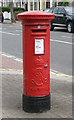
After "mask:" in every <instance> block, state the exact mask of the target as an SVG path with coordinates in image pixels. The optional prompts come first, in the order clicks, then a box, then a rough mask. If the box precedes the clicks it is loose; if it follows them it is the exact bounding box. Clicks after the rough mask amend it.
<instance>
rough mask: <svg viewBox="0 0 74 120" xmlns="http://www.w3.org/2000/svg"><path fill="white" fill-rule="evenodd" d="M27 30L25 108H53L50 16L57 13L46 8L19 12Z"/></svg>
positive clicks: (24, 48) (26, 109)
mask: <svg viewBox="0 0 74 120" xmlns="http://www.w3.org/2000/svg"><path fill="white" fill-rule="evenodd" d="M17 18H18V19H21V20H22V32H23V34H22V35H23V76H24V85H23V110H24V111H27V112H42V111H45V110H48V109H50V22H49V21H50V20H52V19H54V14H51V13H45V12H42V11H33V12H24V13H20V14H18V15H17Z"/></svg>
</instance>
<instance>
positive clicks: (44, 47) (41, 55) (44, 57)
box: [24, 26, 50, 96]
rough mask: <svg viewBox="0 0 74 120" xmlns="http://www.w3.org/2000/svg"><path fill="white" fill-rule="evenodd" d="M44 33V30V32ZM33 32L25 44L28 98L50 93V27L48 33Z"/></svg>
mask: <svg viewBox="0 0 74 120" xmlns="http://www.w3.org/2000/svg"><path fill="white" fill-rule="evenodd" d="M42 31H43V30H42ZM42 31H41V32H40V30H39V32H34V33H33V32H32V33H31V35H30V36H29V41H28V39H27V40H26V43H25V48H26V49H27V53H26V57H25V68H24V69H25V73H26V74H25V79H26V80H25V86H26V87H24V90H25V91H24V92H25V94H26V95H28V96H41V95H48V94H49V93H50V87H49V86H50V80H49V79H50V72H49V70H50V64H49V63H50V61H49V56H50V50H49V49H50V41H49V35H48V34H49V26H48V29H47V33H46V31H43V32H42Z"/></svg>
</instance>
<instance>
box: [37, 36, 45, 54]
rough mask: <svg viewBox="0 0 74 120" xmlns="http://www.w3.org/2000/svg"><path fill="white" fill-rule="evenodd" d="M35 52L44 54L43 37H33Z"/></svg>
mask: <svg viewBox="0 0 74 120" xmlns="http://www.w3.org/2000/svg"><path fill="white" fill-rule="evenodd" d="M35 54H44V39H43V38H35Z"/></svg>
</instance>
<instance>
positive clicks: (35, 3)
mask: <svg viewBox="0 0 74 120" xmlns="http://www.w3.org/2000/svg"><path fill="white" fill-rule="evenodd" d="M34 10H37V2H34Z"/></svg>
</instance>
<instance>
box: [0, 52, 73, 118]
mask: <svg viewBox="0 0 74 120" xmlns="http://www.w3.org/2000/svg"><path fill="white" fill-rule="evenodd" d="M0 60H2V64H0V77H1V80H2V81H0V82H2V90H1V87H0V91H2V116H1V112H0V117H2V118H72V76H68V75H65V74H62V73H57V72H56V73H55V72H54V71H52V70H50V73H51V77H50V80H51V110H48V111H47V112H43V113H27V112H24V111H23V110H22V93H23V74H22V71H23V67H22V60H21V59H17V58H15V57H14V56H10V55H8V54H4V53H1V52H0ZM0 85H1V84H0ZM0 100H1V98H0ZM0 103H1V102H0ZM0 111H1V110H0Z"/></svg>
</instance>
